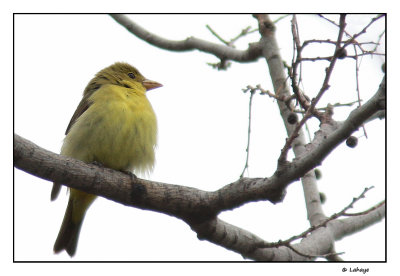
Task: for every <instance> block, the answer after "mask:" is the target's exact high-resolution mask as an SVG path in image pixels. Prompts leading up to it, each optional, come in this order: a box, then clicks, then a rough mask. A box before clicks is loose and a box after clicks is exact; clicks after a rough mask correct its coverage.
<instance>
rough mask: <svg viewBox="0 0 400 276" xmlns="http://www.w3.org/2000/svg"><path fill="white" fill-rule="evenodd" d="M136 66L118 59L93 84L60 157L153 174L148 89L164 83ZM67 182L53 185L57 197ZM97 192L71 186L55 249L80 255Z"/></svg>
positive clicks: (154, 136) (153, 120) (154, 143)
mask: <svg viewBox="0 0 400 276" xmlns="http://www.w3.org/2000/svg"><path fill="white" fill-rule="evenodd" d="M161 86H162V85H161V84H160V83H158V82H156V81H151V80H148V79H146V78H145V77H143V75H142V74H141V73H140V72H139V71H138V70H137V69H136V68H135V67H133V66H131V65H129V64H128V63H125V62H116V63H114V64H112V65H110V66H108V67H106V68H104V69H102V70H101V71H99V72H98V73H97V74H96V75H95V76H94V77H93V78H92V79H91V80H90V82H89V83H88V85H87V86H86V88H85V90H84V92H83V98H82V100H81V101H80V103H79V105H78V107H77V108H76V111H75V113H74V114H73V116H72V118H71V120H70V122H69V124H68V126H67V130H66V132H65V135H66V136H65V138H64V141H63V145H62V147H61V152H60V154H61V155H64V156H68V157H72V158H75V159H78V160H81V161H83V162H85V163H97V164H101V165H102V166H104V167H107V168H111V169H114V170H120V171H124V172H131V173H149V172H151V171H152V170H153V167H154V163H155V148H156V146H157V118H156V115H155V113H154V110H153V108H152V106H151V104H150V102H149V100H148V99H147V97H146V92H147V91H149V90H151V89H155V88H158V87H161ZM61 184H62V183H53V188H52V191H51V200H55V199H56V198H57V197H58V194H59V192H60V189H61ZM95 198H96V196H95V195H93V194H88V193H85V192H82V191H80V190H77V189H72V188H69V199H68V205H67V208H66V211H65V215H64V219H63V222H62V224H61V228H60V230H59V233H58V236H57V239H56V241H55V243H54V248H53V250H54V253H60V252H61V251H63V250H65V251H66V252H67V253H68V255H69V256H70V257H73V256H74V255H75V253H76V249H77V245H78V239H79V233H80V230H81V227H82V223H83V220H84V217H85V214H86V211H87V210H88V208H89V207H90V206H91V204H92V203H93V201H94V200H95Z"/></svg>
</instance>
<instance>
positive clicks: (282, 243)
mask: <svg viewBox="0 0 400 276" xmlns="http://www.w3.org/2000/svg"><path fill="white" fill-rule="evenodd" d="M372 188H374V187H373V186H371V187H367V188H365V189H364V191H363V192H362V193H361V194H360V195H359V196H358V197H355V198H353V199H352V201H351V202H350V203H349V204H348V205H347V206H346V207H344V208H343V209H342V210H341V211H340V212H338V213H334V214H332V215H331V216H330V217H329V218H327V219H325V220H324V221H323V222H321V223H320V224H318V225H316V226H311V227H310V228H308V229H307V230H305V231H304V232H302V233H300V234H298V235H295V236H293V237H291V238H289V239H286V240H284V241H282V240H279V241H278V242H271V243H265V244H264V245H263V246H261V248H264V247H279V246H287V247H289V248H291V249H292V250H293V247H292V246H291V245H290V244H291V243H292V242H293V241H295V240H298V239H302V238H305V237H307V235H309V234H310V233H311V232H313V231H315V230H317V229H318V228H321V227H325V226H326V225H327V223H328V222H330V221H332V220H335V219H337V218H339V217H341V216H351V215H352V214H347V213H346V211H347V210H349V209H351V208H353V205H354V204H355V203H356V202H357V201H359V200H360V199H362V198H365V194H366V193H367V192H368V191H369V190H371V189H372ZM383 204H385V201H382V202H380V203H379V204H377V205H376V206H374V207H372V208H370V209H368V210H366V211H364V212H360V213H358V214H354V216H356V215H365V214H367V213H369V212H371V211H373V210H376V209H377V208H379V207H380V206H382V205H383ZM296 253H297V254H299V253H298V252H297V251H296ZM306 256H309V255H307V254H306Z"/></svg>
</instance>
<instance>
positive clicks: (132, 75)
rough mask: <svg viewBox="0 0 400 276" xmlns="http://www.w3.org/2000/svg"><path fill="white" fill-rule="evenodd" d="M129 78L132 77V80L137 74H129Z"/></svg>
mask: <svg viewBox="0 0 400 276" xmlns="http://www.w3.org/2000/svg"><path fill="white" fill-rule="evenodd" d="M128 77H130V78H131V79H134V78H136V76H135V74H133V73H128Z"/></svg>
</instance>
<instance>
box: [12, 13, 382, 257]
mask: <svg viewBox="0 0 400 276" xmlns="http://www.w3.org/2000/svg"><path fill="white" fill-rule="evenodd" d="M272 17H273V18H278V17H279V15H274V16H272ZM130 18H132V20H134V21H135V22H137V23H139V24H140V25H142V26H143V27H144V28H146V29H148V30H149V31H152V32H154V33H157V34H159V35H161V36H163V37H165V38H169V39H174V40H181V39H184V38H186V37H188V36H196V37H199V38H203V39H207V40H210V41H213V42H218V41H217V39H216V38H215V37H214V36H213V35H212V34H211V33H210V32H209V31H208V30H207V28H206V24H208V25H210V26H211V27H212V28H213V29H214V30H215V31H217V32H218V33H219V34H220V35H221V36H223V37H224V38H225V39H227V40H228V39H230V38H232V37H234V36H236V35H237V34H238V33H239V32H240V31H241V30H242V29H244V28H245V27H247V26H251V27H252V28H256V27H257V22H256V20H255V19H254V18H252V16H250V15H211V16H210V15H131V16H130ZM331 18H332V19H335V20H336V21H337V19H338V17H335V16H331ZM348 20H349V21H348V29H347V30H348V31H349V32H350V33H355V32H358V31H360V30H361V29H362V28H363V26H365V24H366V23H368V22H369V20H370V17H364V16H361V15H359V16H354V17H350V16H349V18H348ZM298 22H299V29H300V36H301V38H302V39H311V38H321V39H323V38H331V39H333V40H334V39H336V36H337V28H335V27H334V26H333V25H331V24H329V23H328V22H326V21H324V20H321V19H320V18H318V17H316V16H311V15H303V16H299V17H298ZM383 26H384V21H383V20H381V22H379V23H377V24H376V26H373V27H372V28H371V33H370V34H369V33H367V34H366V35H365V36H364V37H363V41H372V40H375V38H376V36H377V35H378V34H379V30H381V29H382V28H383ZM258 39H259V34H258V33H257V32H255V33H253V34H252V35H249V36H247V37H246V38H244V39H242V40H239V42H238V43H237V44H236V47H237V48H238V49H244V48H246V47H247V44H248V43H249V42H252V41H257V40H258ZM277 39H278V43H279V47H280V50H281V55H282V57H283V59H284V60H285V61H286V62H287V63H290V61H291V57H292V47H293V46H292V39H291V31H290V17H287V18H285V19H283V20H281V21H280V22H279V23H278V24H277ZM382 42H383V43H384V40H383V41H382ZM14 46H15V94H14V97H15V98H14V100H15V110H14V111H15V117H14V119H15V133H17V134H18V135H20V136H22V137H24V138H26V139H28V140H30V141H32V142H34V143H36V144H37V145H39V146H41V147H43V148H45V149H47V150H50V151H53V152H57V153H58V152H59V151H60V147H61V144H62V140H63V138H64V132H65V129H66V126H67V125H68V122H69V120H70V118H71V116H72V114H73V112H74V110H75V108H76V106H77V105H78V103H79V101H80V99H81V96H82V92H83V89H84V88H85V86H86V84H87V83H88V81H89V80H90V79H91V78H92V77H93V75H94V74H95V73H96V72H98V71H99V70H101V69H102V68H104V67H106V66H108V65H110V64H112V63H114V62H115V61H125V62H128V63H130V64H132V65H134V66H135V67H137V68H138V69H139V70H140V71H141V72H142V74H143V75H144V76H146V77H147V78H149V79H152V80H155V81H158V82H160V83H162V84H163V85H164V86H163V87H162V88H159V89H156V90H152V91H150V92H149V93H148V97H149V100H150V101H151V103H152V105H153V108H154V110H155V112H156V114H157V117H158V124H159V139H158V149H157V155H156V156H157V163H156V166H155V170H154V172H153V173H152V174H151V175H150V176H149V177H148V178H149V179H151V180H155V181H161V182H165V183H171V184H179V185H185V186H191V187H196V188H198V189H202V190H216V189H218V188H220V187H222V186H224V185H226V184H228V183H231V182H233V181H235V180H237V178H238V177H239V175H240V173H241V171H242V169H243V166H244V163H245V153H246V152H245V149H246V143H247V140H246V139H247V127H248V98H249V95H248V94H244V93H243V92H242V88H244V87H246V86H247V85H256V84H261V85H262V87H264V88H265V89H270V90H271V91H272V84H271V82H270V78H269V74H268V68H267V65H266V62H265V60H263V59H259V61H257V62H255V63H249V64H239V63H233V64H232V66H231V67H230V68H229V69H228V70H227V71H216V70H214V69H212V68H211V67H210V66H208V65H207V62H218V60H217V59H216V58H215V57H214V56H212V55H209V54H205V53H201V52H198V51H192V52H184V53H179V52H169V51H165V50H161V49H159V48H156V47H154V46H151V45H148V44H147V43H146V42H143V41H141V40H140V39H138V38H136V37H135V36H133V35H132V34H130V33H128V32H127V31H126V29H124V28H123V27H122V26H120V25H119V24H118V23H116V22H115V21H114V20H113V19H112V18H111V17H109V16H107V15H16V16H15V44H14ZM318 46H320V45H318ZM330 49H331V48H328V49H326V48H319V47H314V48H312V49H311V50H310V51H307V52H306V53H305V54H308V55H314V56H323V55H329V53H330V52H329V50H330ZM383 51H384V48H382V49H380V52H383ZM327 53H328V54H327ZM383 60H384V58H383V57H375V58H372V59H371V58H370V57H365V58H363V60H362V66H361V71H360V91H361V98H362V99H363V100H364V101H366V100H368V99H369V98H370V97H371V95H373V94H374V93H375V92H376V90H377V88H378V85H379V83H380V81H381V79H382V76H383V73H382V72H381V70H380V66H381V64H382V63H383ZM326 66H327V63H326V62H321V63H308V64H304V67H303V70H304V71H303V80H304V87H303V89H304V91H306V93H307V94H308V95H309V96H311V97H312V96H315V95H316V93H317V92H318V89H319V88H320V86H321V84H322V80H323V74H324V71H323V68H325V67H326ZM354 74H355V65H354V61H353V60H344V61H340V62H339V63H338V64H337V66H336V69H335V71H334V74H333V76H332V80H331V88H330V89H329V91H328V92H327V93H326V96H324V98H323V100H322V101H321V106H322V105H323V104H327V103H332V104H334V103H336V102H342V103H346V102H351V101H354V100H356V99H357V95H356V91H355V81H354ZM350 111H351V108H348V107H342V108H337V109H335V115H334V119H336V120H344V119H345V118H346V117H347V115H348V113H349V112H350ZM252 116H253V122H252V138H251V139H252V140H251V146H250V161H249V162H250V167H249V170H248V172H247V173H246V176H248V177H269V176H271V175H272V174H273V172H274V170H275V168H276V160H277V158H278V156H279V153H280V149H281V148H282V147H283V145H284V142H285V133H286V132H285V130H284V127H283V124H282V119H281V118H280V116H279V111H278V108H277V105H276V103H275V102H274V101H273V100H272V99H271V98H268V97H267V96H260V95H256V96H255V97H254V103H253V113H252ZM317 127H318V124H317V122H312V123H311V124H310V134H311V135H313V133H314V132H315V131H316V130H317ZM366 131H367V134H368V139H366V138H365V137H364V136H363V132H362V131H358V132H357V133H355V136H357V137H359V143H358V146H357V147H356V148H354V149H350V148H348V147H346V145H340V146H339V147H338V148H337V149H336V150H335V151H334V152H333V153H332V154H331V155H330V156H328V158H327V159H326V160H325V161H324V162H323V164H322V166H321V167H320V170H321V171H322V175H323V177H322V179H321V180H320V181H319V182H318V185H319V188H320V191H321V192H324V193H325V194H326V196H327V201H326V203H325V204H324V205H323V208H324V212H325V214H326V215H328V216H329V215H331V214H333V213H335V212H338V211H340V210H341V209H342V208H344V207H345V206H346V205H347V204H348V203H350V202H351V200H352V198H353V197H356V196H358V195H359V194H360V193H361V192H362V191H363V189H364V188H365V187H369V186H375V188H374V189H372V190H371V191H369V192H368V193H367V195H366V198H365V199H363V200H361V201H360V202H358V203H357V204H356V205H355V208H354V209H352V210H351V211H354V212H357V211H362V210H365V209H367V208H369V207H371V206H372V205H374V204H376V203H378V202H379V201H381V200H382V199H384V198H385V122H384V121H383V120H382V121H379V120H375V121H374V122H371V123H369V124H367V126H366ZM290 156H291V158H292V155H290ZM51 186H52V183H50V182H48V181H44V180H41V179H38V178H36V177H34V176H31V175H29V174H26V173H24V172H21V171H19V170H15V187H14V188H15V194H14V195H15V197H14V200H15V201H14V207H15V209H14V211H15V213H14V215H15V216H14V217H15V224H14V226H15V228H14V233H15V236H14V238H15V240H14V244H15V251H14V253H15V260H21V261H24V260H35V261H39V260H40V261H42V260H43V261H63V260H66V261H68V260H71V258H70V257H69V256H68V255H67V254H66V253H61V254H58V255H54V254H53V251H52V248H53V244H54V241H55V238H56V236H57V233H58V230H59V227H60V225H61V221H62V218H63V215H64V211H65V208H66V204H67V198H68V195H67V193H66V188H63V190H62V192H61V194H60V197H59V198H58V200H57V201H55V202H50V190H51ZM220 217H221V218H222V219H224V220H226V221H227V222H229V223H232V224H235V225H237V226H239V227H242V228H244V229H246V230H248V231H251V232H253V233H254V234H256V235H258V236H260V237H262V238H264V239H265V240H267V241H278V240H279V239H282V240H283V239H287V238H289V237H291V236H293V235H296V234H299V233H301V232H302V231H304V230H305V229H307V228H308V227H309V224H308V220H307V217H306V210H305V205H304V197H303V191H302V188H301V183H300V182H296V183H293V184H292V185H290V187H289V188H288V191H287V196H286V198H285V200H284V201H283V202H282V203H280V204H277V205H272V204H270V203H268V202H258V203H250V204H247V205H245V206H243V207H240V208H238V209H235V210H233V211H228V212H224V213H222V214H221V215H220ZM384 243H385V221H384V220H383V221H382V222H380V223H378V224H376V225H374V226H372V227H370V228H368V229H367V230H364V231H362V232H361V233H357V234H355V235H353V236H350V237H347V238H345V239H344V240H342V241H339V242H337V243H336V250H337V252H345V254H344V255H343V256H342V257H343V258H344V259H345V260H357V261H373V260H384V258H385V246H384ZM72 260H74V261H79V260H126V261H134V260H135V261H137V260H149V261H168V260H193V261H198V260H200V261H203V260H204V261H215V260H218V261H223V260H226V261H235V260H237V261H242V260H243V259H242V257H241V256H240V255H238V254H236V253H234V252H230V251H227V250H226V249H224V248H221V247H219V246H216V245H213V244H211V243H209V242H207V241H199V240H198V239H197V237H196V234H195V233H194V232H193V231H192V230H191V229H190V227H189V226H188V225H187V224H185V223H184V222H182V221H180V220H178V219H176V218H173V217H169V216H166V215H163V214H158V213H155V212H150V211H143V210H139V209H135V208H130V207H125V206H122V205H120V204H117V203H114V202H112V201H108V200H106V199H103V198H99V199H97V200H96V202H95V203H94V204H93V205H92V206H91V208H90V209H89V211H88V213H87V215H86V219H85V221H84V224H83V227H82V231H81V235H80V240H79V244H78V250H77V254H76V256H75V257H74V258H73V259H72Z"/></svg>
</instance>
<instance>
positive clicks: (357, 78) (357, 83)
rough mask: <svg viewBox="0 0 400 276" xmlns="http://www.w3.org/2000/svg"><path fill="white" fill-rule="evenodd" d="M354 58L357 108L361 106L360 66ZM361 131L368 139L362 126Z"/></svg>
mask: <svg viewBox="0 0 400 276" xmlns="http://www.w3.org/2000/svg"><path fill="white" fill-rule="evenodd" d="M353 47H354V52H355V53H357V50H356V46H354V45H353ZM355 56H356V58H355V60H354V61H355V66H356V91H357V98H358V106H361V96H360V82H359V71H360V65H359V63H358V55H357V54H356V55H355ZM362 129H363V131H364V135H365V138H368V135H367V131H366V130H365V126H364V124H363V125H362Z"/></svg>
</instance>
